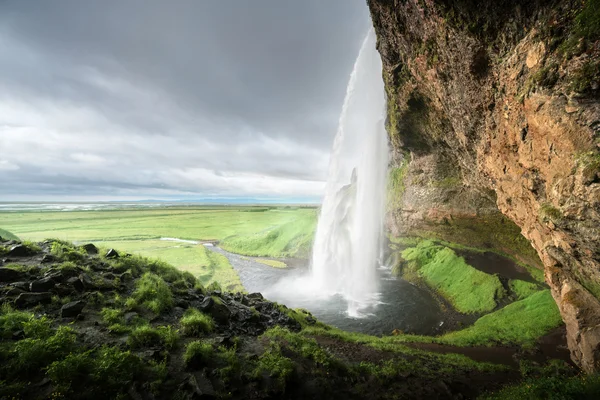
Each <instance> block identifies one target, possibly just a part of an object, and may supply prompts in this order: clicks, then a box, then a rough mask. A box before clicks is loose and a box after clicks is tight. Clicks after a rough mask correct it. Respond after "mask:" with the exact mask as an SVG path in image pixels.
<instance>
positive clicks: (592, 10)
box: [575, 0, 600, 41]
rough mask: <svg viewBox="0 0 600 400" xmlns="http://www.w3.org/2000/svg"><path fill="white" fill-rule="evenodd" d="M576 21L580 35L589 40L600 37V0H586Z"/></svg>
mask: <svg viewBox="0 0 600 400" xmlns="http://www.w3.org/2000/svg"><path fill="white" fill-rule="evenodd" d="M575 22H576V28H575V29H576V32H577V34H578V35H579V36H581V37H584V38H586V39H587V40H589V41H595V40H598V39H600V0H586V1H585V3H584V6H583V9H582V10H581V12H580V13H579V15H577V17H576V18H575Z"/></svg>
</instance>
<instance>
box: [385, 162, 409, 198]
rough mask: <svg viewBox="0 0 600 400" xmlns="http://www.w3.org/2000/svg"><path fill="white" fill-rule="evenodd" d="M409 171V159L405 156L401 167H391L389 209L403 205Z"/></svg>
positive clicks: (389, 175) (388, 187)
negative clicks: (405, 180)
mask: <svg viewBox="0 0 600 400" xmlns="http://www.w3.org/2000/svg"><path fill="white" fill-rule="evenodd" d="M407 172H408V159H407V158H406V157H404V158H403V160H402V164H400V166H399V167H396V168H391V169H390V170H389V172H388V184H387V205H388V209H389V210H393V209H395V208H401V207H402V196H403V195H404V191H405V190H406V184H405V182H404V179H405V177H406V173H407Z"/></svg>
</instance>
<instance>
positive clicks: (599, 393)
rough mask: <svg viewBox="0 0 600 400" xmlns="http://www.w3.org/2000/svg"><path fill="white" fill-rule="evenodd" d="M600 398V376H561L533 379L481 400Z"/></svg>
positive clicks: (483, 396) (487, 395)
mask: <svg viewBox="0 0 600 400" xmlns="http://www.w3.org/2000/svg"><path fill="white" fill-rule="evenodd" d="M598 398H600V375H598V374H592V375H578V376H574V377H565V376H561V375H554V376H542V377H532V378H529V379H526V380H524V381H523V382H521V383H519V384H516V385H512V386H509V387H506V388H504V389H502V390H500V391H498V392H497V393H489V394H485V395H482V396H481V397H479V399H481V400H522V399H556V400H559V399H560V400H562V399H589V400H592V399H598Z"/></svg>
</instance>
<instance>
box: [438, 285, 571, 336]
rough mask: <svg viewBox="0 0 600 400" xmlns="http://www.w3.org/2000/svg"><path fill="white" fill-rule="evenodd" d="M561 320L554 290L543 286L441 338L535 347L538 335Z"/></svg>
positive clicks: (554, 326)
mask: <svg viewBox="0 0 600 400" xmlns="http://www.w3.org/2000/svg"><path fill="white" fill-rule="evenodd" d="M561 324H562V319H561V316H560V313H559V311H558V307H557V305H556V302H555V301H554V299H553V298H552V295H551V294H550V290H543V291H541V292H538V293H535V294H532V295H531V296H529V297H527V298H526V299H524V300H520V301H516V302H514V303H512V304H509V305H507V306H506V307H504V308H502V309H500V310H498V311H496V312H493V313H491V314H488V315H484V316H483V317H481V318H479V319H478V320H477V321H476V322H475V324H474V325H473V326H471V327H469V328H467V329H463V330H461V331H457V332H451V333H448V334H446V335H444V336H442V337H441V339H442V342H444V343H447V344H452V345H456V346H473V345H490V344H493V343H499V344H520V345H522V346H523V347H532V346H533V345H534V344H535V341H536V340H537V339H538V338H540V337H541V336H543V335H544V334H546V333H547V332H549V331H550V330H551V329H553V328H556V327H557V326H560V325H561Z"/></svg>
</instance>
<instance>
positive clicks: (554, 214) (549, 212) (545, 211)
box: [539, 203, 563, 223]
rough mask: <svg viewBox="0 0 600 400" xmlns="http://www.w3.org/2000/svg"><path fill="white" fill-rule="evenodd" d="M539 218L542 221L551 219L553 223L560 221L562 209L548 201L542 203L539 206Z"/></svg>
mask: <svg viewBox="0 0 600 400" xmlns="http://www.w3.org/2000/svg"><path fill="white" fill-rule="evenodd" d="M539 214H540V219H541V220H542V221H544V222H546V221H552V222H554V223H557V222H560V221H561V220H562V218H563V214H562V211H560V210H559V209H558V208H556V207H554V206H553V205H552V204H550V203H544V204H542V206H541V207H540V211H539Z"/></svg>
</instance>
